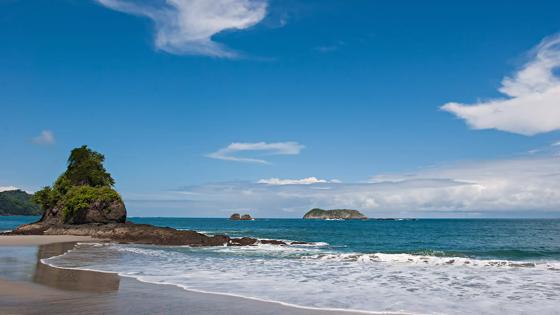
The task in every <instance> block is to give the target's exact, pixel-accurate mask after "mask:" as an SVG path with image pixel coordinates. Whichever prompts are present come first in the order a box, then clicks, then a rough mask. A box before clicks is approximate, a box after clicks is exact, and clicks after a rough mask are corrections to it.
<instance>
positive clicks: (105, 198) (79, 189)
mask: <svg viewBox="0 0 560 315" xmlns="http://www.w3.org/2000/svg"><path fill="white" fill-rule="evenodd" d="M113 201H121V196H120V195H119V193H117V192H116V191H115V190H114V189H113V188H111V187H107V186H104V187H91V186H74V187H72V188H71V189H70V190H69V191H68V192H67V193H66V195H65V196H64V200H63V204H64V208H63V209H62V214H63V217H64V221H65V222H67V221H69V220H70V219H71V218H72V217H73V216H74V215H76V214H77V213H78V212H79V211H80V210H85V209H88V208H90V207H91V205H92V204H93V203H95V202H101V203H110V202H113Z"/></svg>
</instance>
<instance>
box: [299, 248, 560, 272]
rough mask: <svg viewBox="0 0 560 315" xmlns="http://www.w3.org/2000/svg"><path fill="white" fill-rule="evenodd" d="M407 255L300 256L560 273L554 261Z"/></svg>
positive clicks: (363, 261)
mask: <svg viewBox="0 0 560 315" xmlns="http://www.w3.org/2000/svg"><path fill="white" fill-rule="evenodd" d="M444 254H445V253H444V252H438V254H436V255H426V254H408V253H374V254H363V253H343V254H341V253H326V254H316V255H308V256H302V257H301V259H304V260H307V259H308V260H325V261H341V262H359V263H376V262H377V263H396V264H414V265H429V266H467V267H497V268H498V267H505V268H539V269H548V270H557V271H560V262H558V261H554V262H550V261H512V260H497V259H475V258H468V257H453V256H443V255H444Z"/></svg>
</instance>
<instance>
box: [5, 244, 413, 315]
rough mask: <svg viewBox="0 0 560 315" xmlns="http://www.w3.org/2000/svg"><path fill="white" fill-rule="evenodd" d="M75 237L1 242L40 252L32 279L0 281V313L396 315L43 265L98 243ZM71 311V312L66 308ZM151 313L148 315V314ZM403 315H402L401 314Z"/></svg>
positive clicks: (30, 264) (35, 262) (32, 264)
mask: <svg viewBox="0 0 560 315" xmlns="http://www.w3.org/2000/svg"><path fill="white" fill-rule="evenodd" d="M100 241H103V240H99V239H93V238H91V237H79V236H71V235H62V236H47V235H30V236H28V235H17V236H16V235H10V236H0V248H2V247H8V248H9V247H15V246H22V247H27V248H32V247H36V248H37V249H38V254H37V260H36V261H30V262H26V263H29V266H34V268H35V270H34V275H33V277H32V279H5V278H4V277H0V291H1V292H8V293H7V294H5V295H3V296H2V297H0V311H1V312H4V311H6V313H8V314H75V313H76V309H83V310H84V311H80V313H82V314H96V313H111V314H137V313H144V314H148V313H160V312H162V310H163V309H165V313H171V314H181V313H184V312H185V310H189V314H201V315H202V314H219V315H222V314H223V315H245V314H255V315H257V314H270V315H283V314H295V315H335V314H341V315H342V314H344V315H348V314H395V313H388V312H370V311H356V310H345V309H323V308H314V307H305V306H299V305H292V304H289V303H284V302H279V301H268V300H262V299H258V298H252V297H244V296H239V295H235V294H227V293H226V294H224V293H217V292H202V291H197V290H191V289H188V288H184V287H181V286H177V285H175V284H170V283H158V284H154V283H149V282H145V281H141V280H139V279H136V278H134V277H129V276H121V275H118V274H116V273H110V272H101V271H94V270H85V269H69V268H59V267H53V266H51V265H50V264H46V263H43V262H42V260H43V259H46V258H50V257H53V256H58V255H62V254H64V253H65V252H67V251H68V250H70V249H72V248H73V247H74V245H75V244H76V243H77V242H100ZM69 305H71V306H72V307H68V306H69ZM148 310H150V311H148ZM400 314H403V313H400Z"/></svg>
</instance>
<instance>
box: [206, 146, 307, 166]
mask: <svg viewBox="0 0 560 315" xmlns="http://www.w3.org/2000/svg"><path fill="white" fill-rule="evenodd" d="M303 148H305V146H304V145H301V144H299V143H297V142H293V141H289V142H270V143H267V142H234V143H232V144H230V145H228V146H227V147H225V148H222V149H220V150H218V151H216V152H213V153H210V154H208V155H207V157H209V158H213V159H218V160H226V161H235V162H247V163H260V164H269V162H268V161H267V160H264V159H260V158H253V157H240V156H238V155H237V154H238V153H242V152H253V153H255V152H258V153H260V154H261V155H263V154H264V155H297V154H299V153H300V151H301V150H302V149H303Z"/></svg>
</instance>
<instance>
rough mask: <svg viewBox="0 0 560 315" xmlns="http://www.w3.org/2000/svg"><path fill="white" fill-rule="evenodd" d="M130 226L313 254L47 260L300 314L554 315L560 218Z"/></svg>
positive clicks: (132, 254) (254, 251) (101, 253)
mask: <svg viewBox="0 0 560 315" xmlns="http://www.w3.org/2000/svg"><path fill="white" fill-rule="evenodd" d="M2 219H3V218H0V222H2ZM131 221H134V222H137V223H150V224H154V225H159V226H169V227H174V228H178V229H194V230H198V231H201V232H204V233H207V234H227V235H230V236H234V237H238V236H251V237H257V238H261V239H262V238H267V239H283V240H288V241H306V242H310V244H308V245H301V246H296V245H293V246H275V245H268V244H259V245H257V246H249V247H226V246H218V247H212V248H190V247H185V246H147V245H127V244H101V243H99V244H96V243H94V244H79V245H77V247H76V248H75V250H73V251H70V252H68V253H66V254H64V255H62V256H58V257H53V258H50V259H47V260H44V261H43V262H44V263H47V264H50V265H53V266H56V267H60V268H78V269H88V270H98V271H106V272H116V273H118V274H120V275H122V276H127V277H134V278H136V279H138V280H141V281H145V282H150V283H156V284H160V283H161V284H172V285H176V286H178V287H181V288H185V289H187V290H194V291H200V292H210V293H219V294H228V295H234V296H240V297H247V298H254V299H259V300H265V301H276V302H280V303H285V304H289V305H294V306H297V307H311V308H321V309H344V310H360V311H366V312H372V313H375V312H406V313H414V314H416V313H419V314H559V312H558V309H560V220H525V219H515V220H504V219H496V220H490V219H475V220H459V219H453V220H443V219H441V220H434V219H430V220H417V221H374V220H369V221H315V220H309V221H307V220H299V219H262V220H256V221H229V220H226V219H194V218H131ZM0 224H3V225H2V226H6V225H7V224H8V223H6V222H3V223H0Z"/></svg>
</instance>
